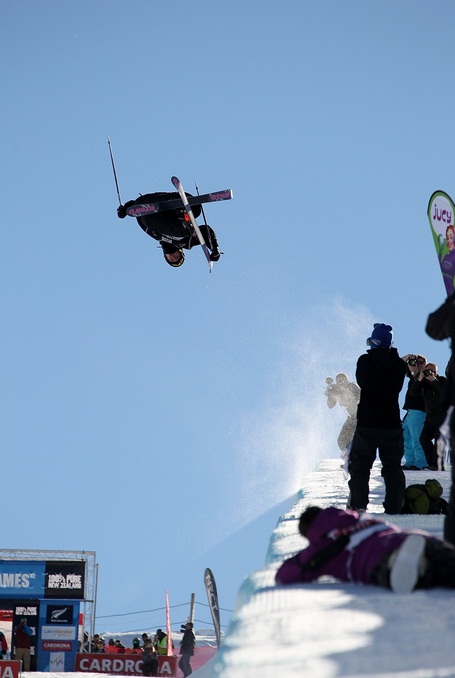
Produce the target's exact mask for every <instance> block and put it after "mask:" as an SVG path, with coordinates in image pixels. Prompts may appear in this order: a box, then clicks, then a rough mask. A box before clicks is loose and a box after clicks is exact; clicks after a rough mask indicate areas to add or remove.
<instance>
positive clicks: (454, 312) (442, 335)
mask: <svg viewBox="0 0 455 678" xmlns="http://www.w3.org/2000/svg"><path fill="white" fill-rule="evenodd" d="M426 332H427V334H428V335H429V336H430V337H431V338H432V339H437V340H440V341H441V340H443V339H450V340H451V346H452V357H451V359H450V360H449V364H448V366H447V372H446V374H447V379H448V396H447V399H448V404H449V405H450V406H451V410H449V416H450V448H451V450H455V408H453V406H454V405H455V341H454V340H455V292H452V294H450V296H449V297H447V299H446V301H445V302H444V303H443V304H442V305H441V306H440V307H439V308H438V309H437V310H436V311H434V312H433V313H430V315H429V316H428V320H427V325H426ZM451 467H452V486H451V489H450V497H449V505H448V507H447V515H446V517H445V520H444V539H446V540H447V541H449V542H450V543H451V544H455V464H454V463H453V459H452V463H451Z"/></svg>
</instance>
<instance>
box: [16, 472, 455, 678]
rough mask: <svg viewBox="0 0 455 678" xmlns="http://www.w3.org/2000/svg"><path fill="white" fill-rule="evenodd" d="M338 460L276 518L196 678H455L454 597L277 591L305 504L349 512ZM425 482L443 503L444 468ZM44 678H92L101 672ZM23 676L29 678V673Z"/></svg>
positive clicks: (437, 520)
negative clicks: (257, 566)
mask: <svg viewBox="0 0 455 678" xmlns="http://www.w3.org/2000/svg"><path fill="white" fill-rule="evenodd" d="M340 463H341V461H340V460H337V459H330V460H326V461H323V462H322V463H321V464H320V466H319V469H318V470H317V471H315V472H314V473H311V474H309V475H307V476H306V477H305V478H304V482H303V487H302V489H301V491H300V493H299V498H298V500H297V502H296V503H295V505H294V506H293V507H292V508H291V509H290V510H289V511H288V512H287V513H285V514H284V515H282V516H281V517H280V518H279V520H278V523H277V526H276V528H275V530H274V531H273V533H272V535H271V538H270V543H269V546H268V549H267V552H266V557H265V564H264V568H263V569H262V570H259V571H257V572H253V573H252V574H251V575H250V576H249V577H248V578H247V579H246V580H245V581H244V582H243V584H242V586H241V587H240V591H239V594H238V599H237V604H236V610H235V613H234V615H233V617H232V621H231V624H230V627H229V629H228V632H227V634H226V636H225V637H224V638H223V642H222V646H221V649H220V651H219V652H218V653H217V654H216V655H215V656H214V657H213V659H211V660H209V661H208V662H207V663H206V664H205V665H204V666H203V667H202V668H200V669H199V670H197V671H195V672H194V673H193V675H194V676H195V678H218V677H222V678H304V677H306V676H308V678H309V677H310V676H311V678H335V677H337V678H338V677H339V678H366V677H368V678H439V677H441V678H442V677H447V676H453V677H455V642H454V635H455V633H454V632H455V604H454V603H455V591H448V590H443V589H435V590H431V591H417V592H414V593H412V594H409V595H404V594H403V595H397V594H394V593H392V592H390V591H387V590H385V589H380V588H375V587H369V586H358V585H354V584H342V583H339V582H335V581H329V580H325V581H324V582H318V583H314V584H305V585H304V584H302V585H294V586H288V587H284V586H281V587H277V586H275V583H274V576H275V572H276V570H277V568H278V566H279V564H280V563H281V562H282V561H283V559H284V558H286V557H288V556H290V555H293V554H294V553H295V552H297V551H298V550H300V549H301V548H303V547H304V545H305V542H304V540H303V539H302V537H300V535H299V534H298V530H297V521H298V518H299V516H300V514H301V512H302V510H303V509H304V508H305V507H306V506H307V505H309V504H317V505H319V506H321V507H326V506H337V507H338V508H344V507H345V506H346V499H347V495H348V487H347V483H346V480H345V479H344V477H343V472H342V469H341V468H340ZM380 472H381V467H380V465H379V464H378V463H376V464H375V465H374V467H373V470H372V474H371V481H370V504H369V507H368V510H369V512H370V513H372V514H383V507H382V501H383V499H384V484H383V481H382V478H381V475H380ZM430 477H435V478H437V479H438V480H439V481H440V483H441V484H442V486H443V488H444V497H445V498H448V495H449V489H450V482H451V481H450V473H449V472H448V471H444V472H435V471H411V472H406V479H407V484H408V485H409V484H411V483H418V482H419V483H421V482H424V481H425V480H426V479H427V478H430ZM384 517H386V516H384ZM393 522H395V523H396V524H398V525H399V526H401V527H403V528H419V529H425V530H427V531H428V532H431V533H432V534H436V535H438V536H442V528H443V516H421V515H418V516H408V515H403V516H393ZM231 557H232V554H231ZM235 557H237V558H241V557H242V554H241V553H238V554H235ZM220 604H221V603H220ZM197 633H198V631H197V629H196V634H197ZM177 647H178V643H177ZM35 675H36V674H35ZM42 675H43V678H94V677H96V676H97V675H98V676H100V675H101V674H93V673H90V674H89V673H87V674H86V673H75V674H71V673H70V674H68V673H66V674H57V673H48V674H42ZM180 675H181V673H180V671H179V672H178V676H180ZM23 676H24V678H33V676H34V674H27V673H24V674H23Z"/></svg>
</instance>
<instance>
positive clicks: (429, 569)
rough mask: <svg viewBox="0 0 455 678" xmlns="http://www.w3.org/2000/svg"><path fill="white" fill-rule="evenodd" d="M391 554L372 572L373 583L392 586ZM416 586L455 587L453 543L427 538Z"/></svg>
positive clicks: (454, 549)
mask: <svg viewBox="0 0 455 678" xmlns="http://www.w3.org/2000/svg"><path fill="white" fill-rule="evenodd" d="M391 556H392V554H387V555H385V556H384V557H383V558H382V559H381V560H380V561H379V563H378V564H377V566H376V567H375V569H374V570H373V572H372V573H371V583H372V584H374V585H375V586H383V587H384V588H390V566H391ZM415 588H416V589H432V588H447V589H453V588H455V547H454V546H452V544H448V543H447V542H443V541H441V540H440V539H435V538H429V539H427V541H426V544H425V551H424V555H423V560H422V561H421V563H420V575H419V578H418V580H417V584H416V586H415Z"/></svg>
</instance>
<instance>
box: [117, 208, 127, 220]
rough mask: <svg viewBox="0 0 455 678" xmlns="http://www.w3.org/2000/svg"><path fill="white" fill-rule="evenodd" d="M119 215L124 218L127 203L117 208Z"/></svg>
mask: <svg viewBox="0 0 455 678" xmlns="http://www.w3.org/2000/svg"><path fill="white" fill-rule="evenodd" d="M117 216H118V218H119V219H124V218H125V217H126V205H120V206H119V207H118V208H117Z"/></svg>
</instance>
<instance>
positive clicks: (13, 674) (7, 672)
mask: <svg viewBox="0 0 455 678" xmlns="http://www.w3.org/2000/svg"><path fill="white" fill-rule="evenodd" d="M20 670H21V663H20V661H18V660H17V659H9V660H6V659H0V678H19V674H20Z"/></svg>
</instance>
